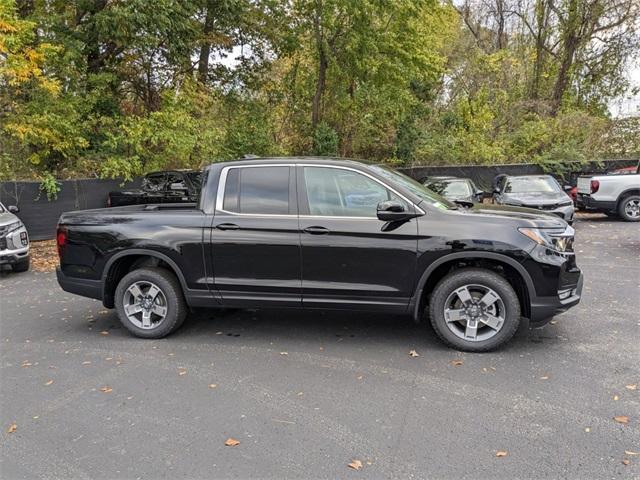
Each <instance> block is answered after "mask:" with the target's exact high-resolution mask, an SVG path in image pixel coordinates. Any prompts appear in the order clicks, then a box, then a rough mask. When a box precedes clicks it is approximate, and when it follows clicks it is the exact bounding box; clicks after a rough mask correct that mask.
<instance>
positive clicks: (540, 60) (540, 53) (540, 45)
mask: <svg viewBox="0 0 640 480" xmlns="http://www.w3.org/2000/svg"><path fill="white" fill-rule="evenodd" d="M547 12H548V10H547V2H546V0H538V1H537V2H536V6H535V13H536V27H537V32H536V60H535V63H534V64H533V78H532V80H531V91H530V97H531V98H532V99H533V100H537V99H538V98H539V97H540V79H541V78H542V70H543V69H544V60H545V54H546V51H545V43H546V41H547V15H548V13H547Z"/></svg>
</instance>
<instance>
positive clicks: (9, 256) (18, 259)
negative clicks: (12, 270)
mask: <svg viewBox="0 0 640 480" xmlns="http://www.w3.org/2000/svg"><path fill="white" fill-rule="evenodd" d="M27 261H29V249H28V248H26V249H24V250H23V251H15V250H0V265H15V264H16V263H22V262H27Z"/></svg>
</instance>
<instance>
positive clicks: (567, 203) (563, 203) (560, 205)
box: [558, 200, 573, 207]
mask: <svg viewBox="0 0 640 480" xmlns="http://www.w3.org/2000/svg"><path fill="white" fill-rule="evenodd" d="M569 205H573V201H571V200H567V201H566V202H562V203H560V204H558V206H559V207H568V206H569Z"/></svg>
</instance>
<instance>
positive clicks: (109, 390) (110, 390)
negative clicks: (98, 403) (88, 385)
mask: <svg viewBox="0 0 640 480" xmlns="http://www.w3.org/2000/svg"><path fill="white" fill-rule="evenodd" d="M100 391H101V392H103V393H109V392H112V391H113V388H111V387H106V386H105V387H100Z"/></svg>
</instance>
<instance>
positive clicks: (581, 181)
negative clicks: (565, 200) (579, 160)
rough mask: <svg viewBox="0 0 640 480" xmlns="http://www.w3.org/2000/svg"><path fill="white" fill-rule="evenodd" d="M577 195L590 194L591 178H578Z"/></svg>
mask: <svg viewBox="0 0 640 480" xmlns="http://www.w3.org/2000/svg"><path fill="white" fill-rule="evenodd" d="M578 193H591V177H578Z"/></svg>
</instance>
